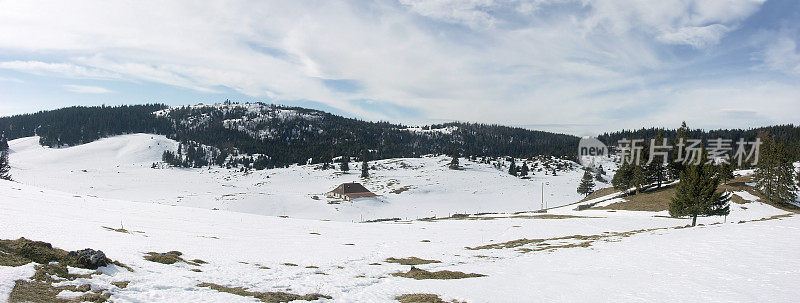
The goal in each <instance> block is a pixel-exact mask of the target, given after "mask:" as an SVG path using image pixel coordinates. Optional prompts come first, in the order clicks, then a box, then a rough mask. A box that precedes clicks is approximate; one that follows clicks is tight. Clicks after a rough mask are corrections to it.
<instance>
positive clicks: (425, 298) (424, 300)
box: [394, 294, 457, 303]
mask: <svg viewBox="0 0 800 303" xmlns="http://www.w3.org/2000/svg"><path fill="white" fill-rule="evenodd" d="M394 299H395V300H397V301H399V302H400V303H447V302H446V301H444V300H442V298H439V295H435V294H404V295H399V296H397V297H395V298H394ZM451 302H452V303H455V302H457V301H455V300H453V301H451Z"/></svg>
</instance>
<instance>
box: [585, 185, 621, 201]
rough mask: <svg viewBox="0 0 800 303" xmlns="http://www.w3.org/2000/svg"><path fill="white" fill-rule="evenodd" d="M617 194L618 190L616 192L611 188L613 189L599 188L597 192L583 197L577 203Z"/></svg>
mask: <svg viewBox="0 0 800 303" xmlns="http://www.w3.org/2000/svg"><path fill="white" fill-rule="evenodd" d="M618 192H619V191H618V190H616V189H615V188H613V187H606V188H601V189H598V190H595V191H593V192H592V193H591V194H589V195H588V196H586V197H584V198H583V199H581V201H579V202H586V201H589V200H591V199H596V198H600V197H604V196H608V195H610V194H613V193H618Z"/></svg>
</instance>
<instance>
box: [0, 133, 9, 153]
mask: <svg viewBox="0 0 800 303" xmlns="http://www.w3.org/2000/svg"><path fill="white" fill-rule="evenodd" d="M7 150H8V140H6V136H5V134H0V152H2V151H7Z"/></svg>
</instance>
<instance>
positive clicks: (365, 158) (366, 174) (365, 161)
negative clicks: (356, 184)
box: [361, 151, 369, 178]
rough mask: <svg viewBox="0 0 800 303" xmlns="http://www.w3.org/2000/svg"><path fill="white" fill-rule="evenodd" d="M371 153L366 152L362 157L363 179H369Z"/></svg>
mask: <svg viewBox="0 0 800 303" xmlns="http://www.w3.org/2000/svg"><path fill="white" fill-rule="evenodd" d="M368 158H369V153H367V151H364V154H363V155H362V156H361V178H368V177H369V162H368V160H369V159H368Z"/></svg>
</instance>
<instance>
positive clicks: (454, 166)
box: [450, 152, 460, 169]
mask: <svg viewBox="0 0 800 303" xmlns="http://www.w3.org/2000/svg"><path fill="white" fill-rule="evenodd" d="M452 157H453V159H452V160H450V169H459V168H460V166H459V164H458V152H454V153H453V156H452Z"/></svg>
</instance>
